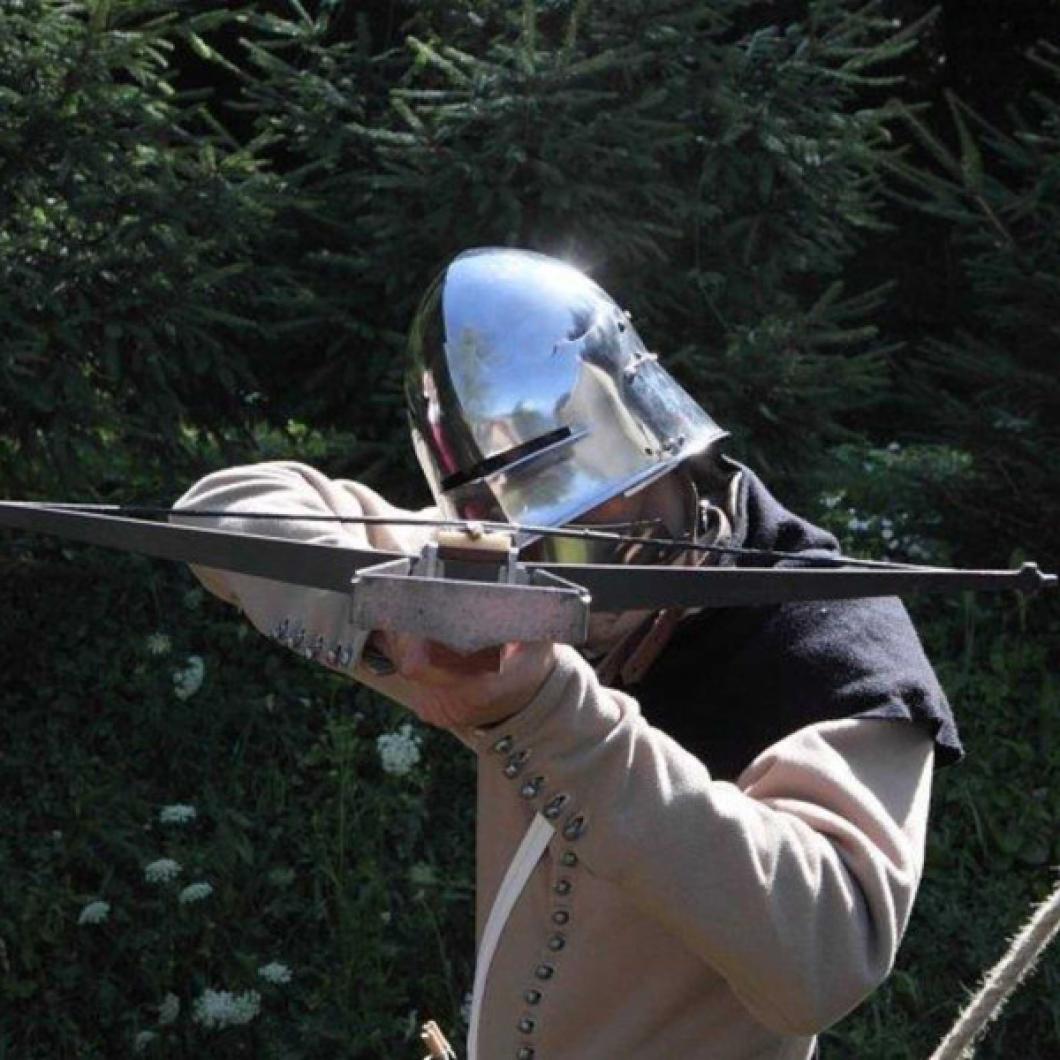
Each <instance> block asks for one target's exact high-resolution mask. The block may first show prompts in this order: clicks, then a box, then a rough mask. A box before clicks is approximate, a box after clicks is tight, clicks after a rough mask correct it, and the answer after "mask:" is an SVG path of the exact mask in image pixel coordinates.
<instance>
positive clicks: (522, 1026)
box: [516, 1016, 537, 1034]
mask: <svg viewBox="0 0 1060 1060" xmlns="http://www.w3.org/2000/svg"><path fill="white" fill-rule="evenodd" d="M536 1026H537V1023H536V1022H535V1021H534V1019H533V1017H531V1016H523V1018H522V1019H521V1020H520V1021H519V1022H518V1023H517V1024H516V1027H517V1028H518V1030H519V1033H520V1034H533V1033H534V1028H535V1027H536Z"/></svg>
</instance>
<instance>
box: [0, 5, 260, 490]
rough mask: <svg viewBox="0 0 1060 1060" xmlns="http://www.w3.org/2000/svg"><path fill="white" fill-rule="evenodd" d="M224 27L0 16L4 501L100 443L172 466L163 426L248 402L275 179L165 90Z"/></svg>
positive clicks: (74, 467)
mask: <svg viewBox="0 0 1060 1060" xmlns="http://www.w3.org/2000/svg"><path fill="white" fill-rule="evenodd" d="M226 18H227V15H226V14H225V13H224V11H223V10H220V9H219V10H217V11H214V12H207V13H200V14H196V15H188V14H183V13H181V9H174V7H173V5H171V4H167V3H157V2H151V3H141V2H131V0H119V2H115V3H110V2H102V0H98V2H96V3H91V4H68V3H61V2H57V0H24V2H20V3H11V4H5V5H4V7H3V8H2V9H0V100H2V103H0V187H2V188H3V194H2V196H0V277H2V283H0V358H2V360H0V403H2V405H3V406H4V409H5V413H6V415H5V421H6V422H5V426H4V439H3V444H2V446H0V469H2V473H3V476H4V480H5V482H6V483H9V484H11V485H13V486H15V487H17V489H18V490H19V491H20V492H25V491H27V490H29V489H31V488H34V487H36V488H40V487H42V486H44V485H45V484H46V483H47V484H48V486H49V487H51V485H52V484H53V483H55V484H56V485H62V486H69V485H71V484H72V483H73V482H75V481H77V480H78V479H79V478H81V477H82V474H81V473H83V470H84V468H83V465H82V464H81V461H83V460H85V459H88V458H90V456H91V454H92V453H99V452H101V451H108V450H110V449H112V448H114V447H117V448H119V449H120V450H121V451H123V452H127V453H135V454H136V455H137V457H138V458H139V459H141V460H144V461H146V460H149V459H152V458H154V457H158V456H162V455H164V456H165V457H166V458H167V459H169V460H172V459H174V458H175V457H176V456H177V454H178V452H179V450H180V449H181V442H182V430H181V428H182V423H188V422H191V423H194V424H200V425H204V426H210V427H214V428H218V427H221V426H222V425H223V426H225V427H227V428H232V427H235V426H238V425H239V424H240V423H242V422H243V420H244V418H245V415H244V412H245V406H246V404H247V403H248V402H251V401H252V400H253V392H254V384H253V377H252V373H251V362H252V356H253V350H254V346H255V344H256V343H257V342H259V341H260V339H261V334H262V328H261V324H262V319H261V314H262V313H263V311H264V306H265V304H266V302H267V301H268V298H267V297H266V290H267V288H271V287H272V286H273V285H275V284H277V283H280V282H281V281H280V280H279V278H278V277H277V275H276V270H275V268H273V267H272V266H271V264H270V263H269V262H267V261H263V260H262V259H261V251H260V247H261V245H262V243H263V236H264V234H265V233H266V232H267V231H268V227H269V224H270V218H271V215H272V212H273V210H274V208H275V202H276V192H277V187H278V183H279V182H278V180H277V178H276V177H275V176H274V175H270V174H269V173H267V172H264V171H263V170H262V168H261V166H260V163H259V160H258V158H257V157H256V147H255V145H254V144H249V145H239V144H236V143H235V142H234V141H233V140H232V139H231V137H230V136H229V135H228V134H227V133H226V132H225V131H224V129H223V128H222V127H221V126H220V125H219V124H218V122H217V118H216V115H215V114H214V113H212V112H211V110H210V109H209V108H208V107H207V106H206V105H205V104H204V101H203V97H202V93H181V92H178V91H176V90H175V88H174V85H173V80H174V76H175V69H174V67H173V65H172V59H173V56H174V55H175V54H177V53H178V49H180V48H181V47H186V46H187V45H188V44H189V43H190V44H195V43H196V42H197V41H199V38H198V37H197V36H196V33H197V32H200V31H201V32H205V31H207V30H209V29H212V28H214V27H216V26H218V25H219V24H222V23H223V22H224V21H225V20H226ZM269 297H272V295H271V294H270V295H269ZM45 469H47V470H46V471H45ZM44 475H46V477H42V476H44Z"/></svg>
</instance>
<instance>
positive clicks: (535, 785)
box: [519, 777, 545, 799]
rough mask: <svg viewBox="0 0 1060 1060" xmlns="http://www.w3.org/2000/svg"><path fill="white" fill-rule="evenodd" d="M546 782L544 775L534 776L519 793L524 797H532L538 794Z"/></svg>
mask: <svg viewBox="0 0 1060 1060" xmlns="http://www.w3.org/2000/svg"><path fill="white" fill-rule="evenodd" d="M544 783H545V778H544V777H532V778H531V779H530V780H528V781H527V782H526V783H525V784H524V785H523V786H522V787H521V788H520V789H519V794H520V795H522V797H523V798H524V799H532V798H534V797H535V796H536V795H537V794H538V792H539V791H540V790H541V786H542V784H544Z"/></svg>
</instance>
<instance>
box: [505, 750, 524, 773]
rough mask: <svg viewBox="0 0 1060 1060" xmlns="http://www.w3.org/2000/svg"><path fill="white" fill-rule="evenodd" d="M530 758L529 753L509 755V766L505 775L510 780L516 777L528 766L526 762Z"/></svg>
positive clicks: (517, 752) (518, 752) (506, 767)
mask: <svg viewBox="0 0 1060 1060" xmlns="http://www.w3.org/2000/svg"><path fill="white" fill-rule="evenodd" d="M529 757H530V752H529V751H516V752H515V754H513V755H509V756H508V764H507V765H506V766H505V767H504V775H505V776H506V777H508V778H511V777H514V776H516V775H517V774H518V773H519V771H520V770H521V769H522V768H523V766H524V765H526V760H527V759H528V758H529Z"/></svg>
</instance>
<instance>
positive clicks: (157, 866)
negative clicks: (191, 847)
mask: <svg viewBox="0 0 1060 1060" xmlns="http://www.w3.org/2000/svg"><path fill="white" fill-rule="evenodd" d="M179 875H180V862H179V861H174V860H173V859H172V858H159V859H158V860H157V861H152V862H151V864H150V865H145V866H144V879H145V880H147V882H148V883H169V881H170V880H175V879H176V878H177V877H178V876H179Z"/></svg>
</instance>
